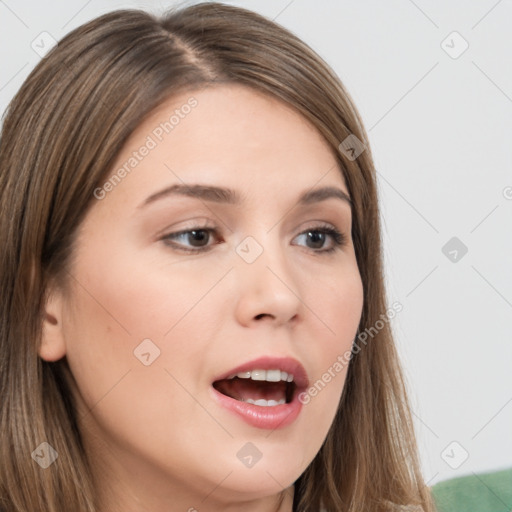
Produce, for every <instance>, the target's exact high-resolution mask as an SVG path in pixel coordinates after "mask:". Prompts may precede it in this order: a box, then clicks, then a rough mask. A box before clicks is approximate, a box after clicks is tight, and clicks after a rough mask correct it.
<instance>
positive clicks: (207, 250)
mask: <svg viewBox="0 0 512 512" xmlns="http://www.w3.org/2000/svg"><path fill="white" fill-rule="evenodd" d="M187 105H188V106H187ZM172 116H174V117H172ZM166 123H167V124H166ZM144 148H146V149H144ZM122 168H124V172H123V171H121V170H120V169H122ZM109 184H110V185H109ZM198 184H200V185H201V186H202V188H194V189H192V188H191V189H190V190H189V192H190V194H186V193H184V191H183V189H182V188H181V187H183V186H184V185H198ZM171 187H176V188H175V190H174V192H172V188H171ZM209 187H219V188H221V189H227V188H229V189H231V190H232V191H233V192H232V194H233V195H234V196H235V195H236V197H233V196H231V195H230V196H229V199H238V202H235V201H232V200H229V201H228V200H227V198H228V194H227V193H226V192H224V191H220V192H219V191H215V190H213V189H210V188H209ZM324 187H332V189H334V190H335V191H338V193H337V194H323V195H322V194H319V195H316V196H315V195H311V193H312V192H314V191H316V190H318V189H321V188H324ZM185 192H186V191H185ZM192 192H194V194H193V193H192ZM305 193H308V194H310V198H309V200H305V201H300V198H301V196H303V194H305ZM344 194H345V195H346V196H348V190H347V187H346V185H345V182H344V180H343V178H342V174H341V171H340V169H339V167H338V165H337V163H336V160H335V158H334V156H333V154H332V153H331V151H330V149H329V147H328V146H327V144H326V143H325V142H324V140H323V139H322V138H321V136H320V135H319V134H318V133H317V132H316V130H315V129H314V128H313V127H312V126H311V125H310V124H309V123H308V122H307V121H306V120H305V119H304V118H302V117H301V116H300V115H299V114H297V113H296V112H294V111H293V110H291V109H290V108H289V107H287V106H286V105H284V104H283V103H281V102H279V101H277V100H275V99H272V98H269V97H267V96H263V95H261V94H260V93H257V92H254V91H252V90H250V89H248V88H245V87H243V86H238V85H229V86H226V85H223V86H217V87H212V88H208V89H204V90H201V91H198V92H195V93H186V94H181V95H179V96H176V97H174V98H173V99H172V100H171V101H168V102H166V103H165V104H163V105H162V106H161V107H160V108H159V109H158V110H157V111H155V112H154V113H152V115H151V116H150V118H148V119H147V120H146V121H145V122H144V123H142V124H141V125H140V126H139V127H138V129H137V130H136V132H134V134H133V135H132V137H131V138H130V140H129V141H128V143H127V145H126V146H125V147H124V149H123V150H122V151H121V153H120V154H119V156H118V158H117V160H116V163H115V165H114V166H113V172H112V175H111V177H110V181H108V183H107V184H106V185H105V182H103V183H102V184H100V189H97V190H96V192H95V196H96V197H97V199H94V201H95V202H94V204H93V206H92V208H91V209H90V210H89V212H88V214H87V216H86V218H85V220H84V222H83V223H82V225H81V227H80V229H79V233H78V235H79V236H78V238H77V243H76V245H75V253H74V255H75V259H74V260H73V265H72V267H71V272H70V274H71V276H70V277H69V279H70V291H69V293H68V295H67V296H66V297H63V296H62V297H61V298H60V299H59V295H58V293H57V294H56V295H54V297H53V299H52V302H49V306H48V310H47V311H49V312H50V313H51V314H52V315H53V317H54V321H53V323H52V327H51V329H53V330H49V331H46V332H47V333H48V332H49V333H54V334H53V337H52V336H50V335H48V334H47V336H46V340H45V343H44V344H43V346H42V349H41V352H40V353H41V356H42V357H45V352H44V350H45V348H44V347H51V346H53V350H54V352H53V354H56V353H57V352H59V350H60V354H59V355H60V356H62V355H65V356H66V358H67V361H68V363H69V366H70V369H71V372H72V374H73V376H74V379H75V381H76V389H75V391H74V393H75V394H76V396H77V400H78V402H79V404H80V410H81V414H80V420H79V423H80V429H81V431H82V435H83V438H84V442H85V446H86V450H87V451H88V453H89V454H90V457H91V461H92V466H93V471H95V472H96V473H97V475H99V476H98V482H99V485H100V489H102V491H101V496H102V499H103V500H104V503H107V502H109V500H110V505H109V507H110V508H109V507H106V508H105V510H115V506H114V503H116V506H119V507H120V508H122V507H124V509H123V510H132V509H131V508H130V506H132V507H133V506H134V504H137V507H139V508H134V510H146V508H147V510H152V511H160V510H166V511H168V510H169V508H168V507H169V503H172V504H173V507H175V508H173V509H172V510H184V511H187V510H194V509H197V510H230V508H229V507H228V503H234V504H235V505H234V510H244V508H243V502H251V503H252V504H256V502H258V503H259V504H258V507H260V508H257V507H256V508H257V510H267V508H265V507H264V506H263V505H264V504H267V505H266V506H268V509H270V508H271V505H275V501H276V494H277V493H279V492H281V491H282V490H283V489H285V488H288V487H289V486H291V485H292V484H293V482H294V481H295V480H296V479H297V478H298V477H299V476H300V474H301V473H302V472H303V471H304V470H305V469H306V467H307V466H308V465H309V463H310V462H311V461H312V459H313V458H314V457H315V455H316V453H317V452H318V450H319V449H320V447H321V445H322V443H323V441H324V439H325V437H326V435H327V432H328V430H329V427H330V426H331V423H332V421H333V418H334V415H335V412H336V409H337V406H338V402H339V399H340V396H341V393H342V389H343V385H344V381H345V376H346V370H347V368H346V365H341V364H340V363H339V362H338V364H336V363H337V361H339V360H340V356H341V357H343V354H344V353H345V352H346V351H347V350H350V348H351V345H352V342H353V339H354V337H355V335H356V331H357V327H358V324H359V320H360V316H361V312H362V305H363V290H362V283H361V278H360V274H359V271H358V267H357V262H356V257H355V253H354V247H353V243H352V237H351V207H350V203H349V202H348V201H347V200H345V199H343V195H344ZM326 229H327V230H329V229H331V230H337V231H339V232H340V233H341V234H342V235H341V237H340V238H338V239H337V237H336V236H334V235H333V234H331V233H329V232H328V231H325V230H326ZM179 233H181V234H179ZM308 233H309V234H308ZM340 239H343V240H341V245H338V243H337V242H339V241H340ZM56 330H58V333H59V335H58V336H56V335H55V332H56ZM56 347H58V348H56ZM47 358H49V356H48V357H47ZM57 358H58V357H55V356H54V359H57ZM257 370H260V371H259V372H258V371H257ZM261 370H268V371H266V372H262V371H261ZM248 372H250V373H248ZM281 372H283V373H281ZM236 373H239V374H240V377H237V378H236V379H235V378H232V379H228V377H231V376H232V375H233V374H236ZM290 374H293V375H294V382H293V383H291V382H288V380H289V379H291V377H290V376H289V375H290ZM326 375H327V376H326ZM261 379H264V380H261ZM317 381H319V382H317ZM214 383H215V384H214ZM311 388H315V389H316V393H315V392H314V391H313V393H309V392H308V389H311ZM300 392H302V393H303V394H302V395H301V399H299V393H300ZM313 395H314V396H313ZM256 400H262V401H259V402H257V403H256V404H252V403H251V401H254V402H256ZM269 400H270V401H269ZM283 401H284V402H285V403H282V402H283ZM276 402H277V405H276ZM289 491H291V489H289ZM291 495H292V494H291V492H288V493H287V498H286V499H287V500H290V497H291ZM166 500H167V501H166ZM169 500H172V501H169ZM254 500H256V501H254ZM258 500H261V501H258ZM290 502H291V501H289V503H290ZM121 504H122V506H121ZM164 504H166V506H167V508H165V506H164ZM247 504H248V503H247ZM249 508H250V507H247V509H249ZM256 508H255V509H256ZM116 510H117V509H116Z"/></svg>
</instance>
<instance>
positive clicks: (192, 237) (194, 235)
mask: <svg viewBox="0 0 512 512" xmlns="http://www.w3.org/2000/svg"><path fill="white" fill-rule="evenodd" d="M198 233H199V235H198ZM208 235H209V233H208V232H207V231H206V230H204V229H197V230H196V229H194V230H192V231H189V241H190V242H197V241H199V242H201V241H204V240H206V241H208ZM192 245H194V244H193V243H192ZM195 247H202V245H199V246H195Z"/></svg>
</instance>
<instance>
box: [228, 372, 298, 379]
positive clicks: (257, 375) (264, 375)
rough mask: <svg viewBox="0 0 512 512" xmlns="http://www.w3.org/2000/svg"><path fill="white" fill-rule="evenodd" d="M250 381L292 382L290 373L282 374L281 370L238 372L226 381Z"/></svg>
mask: <svg viewBox="0 0 512 512" xmlns="http://www.w3.org/2000/svg"><path fill="white" fill-rule="evenodd" d="M235 377H239V378H240V379H252V380H266V381H268V382H279V381H280V380H284V381H285V382H293V375H292V374H291V373H286V372H282V371H281V370H252V371H250V372H240V373H234V374H233V375H230V376H229V377H228V379H234V378H235Z"/></svg>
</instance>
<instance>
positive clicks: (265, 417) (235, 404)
mask: <svg viewBox="0 0 512 512" xmlns="http://www.w3.org/2000/svg"><path fill="white" fill-rule="evenodd" d="M211 390H212V391H213V395H214V398H215V400H217V402H218V403H219V404H220V405H222V406H223V407H225V408H226V409H228V410H230V411H231V412H234V413H235V414H237V415H238V416H239V417H240V418H242V419H243V420H244V421H245V422H246V423H248V424H249V425H252V426H253V427H257V428H262V429H270V430H276V429H278V428H284V427H287V426H288V425H290V424H291V423H293V422H294V421H295V419H296V418H297V416H298V415H299V413H300V411H301V409H302V403H301V402H300V401H299V399H298V396H299V393H297V392H295V393H294V396H293V400H292V401H291V402H290V403H289V404H281V405H271V406H268V407H266V406H261V405H254V404H250V403H248V402H240V401H239V400H235V399H234V398H230V397H229V396H226V395H223V394H222V393H219V392H218V391H217V390H216V389H215V388H214V387H213V386H212V387H211Z"/></svg>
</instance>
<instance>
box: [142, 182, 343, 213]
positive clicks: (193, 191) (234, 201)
mask: <svg viewBox="0 0 512 512" xmlns="http://www.w3.org/2000/svg"><path fill="white" fill-rule="evenodd" d="M175 195H178V196H185V197H193V198H196V199H201V200H203V201H211V202H214V203H224V204H230V205H240V204H241V203H242V202H243V197H242V196H241V195H240V194H239V193H238V192H237V191H236V190H233V189H230V188H224V187H216V186H214V185H202V184H179V183H178V184H175V185H171V186H170V187H166V188H164V189H163V190H160V191H159V192H155V193H154V194H152V195H150V196H149V197H148V198H147V199H146V200H145V201H144V202H143V203H142V204H140V205H139V208H142V207H144V206H147V205H148V204H151V203H154V202H155V201H158V200H160V199H163V198H166V197H170V196H175ZM331 198H335V199H339V200H341V201H344V202H346V203H348V204H349V206H351V207H352V200H351V199H350V197H349V196H348V195H347V194H346V192H344V191H343V190H341V189H340V188H337V187H322V188H317V189H314V190H307V191H305V192H303V193H302V194H301V195H300V197H299V199H298V201H297V204H298V205H301V206H304V205H309V204H313V203H317V202H320V201H325V200H327V199H331Z"/></svg>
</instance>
